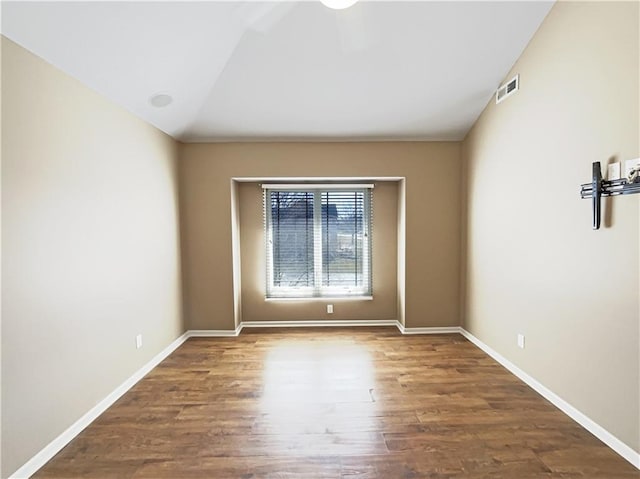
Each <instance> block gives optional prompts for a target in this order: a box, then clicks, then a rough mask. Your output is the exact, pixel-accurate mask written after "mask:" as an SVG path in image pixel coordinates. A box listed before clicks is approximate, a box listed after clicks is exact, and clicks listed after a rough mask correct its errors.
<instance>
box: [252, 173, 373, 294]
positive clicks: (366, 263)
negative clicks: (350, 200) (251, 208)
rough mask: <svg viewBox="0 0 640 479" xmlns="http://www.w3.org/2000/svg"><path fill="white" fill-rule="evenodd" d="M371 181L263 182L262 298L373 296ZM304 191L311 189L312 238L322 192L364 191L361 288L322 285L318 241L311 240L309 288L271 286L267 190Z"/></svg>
mask: <svg viewBox="0 0 640 479" xmlns="http://www.w3.org/2000/svg"><path fill="white" fill-rule="evenodd" d="M373 187H374V185H373V184H362V183H359V184H339V183H334V184H330V183H329V184H263V185H262V189H263V190H264V194H263V198H264V200H263V202H264V205H263V207H264V214H265V235H266V242H265V248H266V254H267V256H266V259H267V267H266V268H265V275H266V291H265V300H268V301H271V300H313V299H317V300H327V299H349V300H359V299H360V300H368V299H373V293H372V291H373V284H372V283H373V278H372V274H371V271H370V266H371V258H370V255H371V248H372V245H371V239H372V238H371V201H372V198H371V191H370V190H372V189H373ZM273 190H275V191H306V192H313V193H314V199H313V208H314V211H313V217H314V237H315V236H316V234H317V231H321V228H322V224H321V222H322V214H321V209H322V201H321V194H322V191H327V190H332V191H340V190H344V191H357V190H363V191H365V201H364V204H363V229H364V231H365V232H366V235H365V237H366V242H367V244H366V247H363V248H362V250H363V259H362V261H363V266H362V275H363V277H364V278H367V285H366V286H365V287H362V288H338V287H333V288H331V287H322V242H321V241H314V254H313V258H314V285H315V286H313V287H300V288H285V287H278V286H274V284H273V228H272V227H271V224H272V218H271V214H272V211H271V208H268V207H267V205H269V204H270V199H269V198H268V194H269V191H273Z"/></svg>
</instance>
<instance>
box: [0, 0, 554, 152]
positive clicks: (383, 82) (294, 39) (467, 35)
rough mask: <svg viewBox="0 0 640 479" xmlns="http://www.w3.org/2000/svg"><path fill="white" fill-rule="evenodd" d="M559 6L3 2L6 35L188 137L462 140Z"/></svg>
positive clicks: (548, 3) (173, 132) (178, 135)
mask: <svg viewBox="0 0 640 479" xmlns="http://www.w3.org/2000/svg"><path fill="white" fill-rule="evenodd" d="M552 5H553V2H551V1H546V2H532V1H529V2H523V1H514V2H504V1H502V2H481V1H472V2H459V1H456V2H454V1H449V2H426V1H423V2H418V1H413V2H401V1H387V2H377V1H363V0H361V1H360V2H359V3H357V4H356V5H355V6H353V7H351V8H350V9H347V10H341V11H334V10H330V9H328V8H326V7H324V6H323V5H322V4H321V3H320V2H318V1H306V2H246V1H235V2H231V1H226V2H149V1H146V2H94V1H91V2H51V1H48V2H42V3H40V2H3V3H2V33H3V34H4V35H5V36H6V37H8V38H10V39H11V40H13V41H15V42H16V43H18V44H20V45H22V46H23V47H25V48H27V49H28V50H30V51H32V52H34V53H35V54H37V55H38V56H40V57H42V58H44V59H45V60H47V61H48V62H50V63H52V64H53V65H55V66H57V67H58V68H60V69H61V70H63V71H65V72H66V73H68V74H69V75H71V76H73V77H75V78H77V79H78V80H80V81H81V82H83V83H84V84H86V85H88V86H89V87H91V88H93V89H95V90H96V91H98V92H100V93H102V94H103V95H104V96H106V97H107V98H109V99H111V100H113V101H114V102H116V103H118V104H120V105H122V106H123V107H125V108H126V109H128V110H129V111H131V112H133V113H134V114H136V115H138V116H139V117H141V118H143V119H144V120H146V121H148V122H149V123H151V124H153V125H155V126H157V127H158V128H160V129H161V130H163V131H165V132H167V133H168V134H170V135H171V136H173V137H175V138H177V139H180V140H182V141H226V140H276V139H279V140H345V139H349V140H367V139H369V140H387V139H397V140H459V139H462V138H463V137H464V135H465V134H466V132H467V131H468V130H469V128H470V127H471V126H472V124H473V123H474V121H475V120H476V119H477V118H478V116H479V115H480V113H481V112H482V110H483V109H484V107H485V106H486V104H487V102H488V101H489V100H490V99H491V97H492V95H493V93H494V91H495V89H496V88H497V87H498V86H499V84H500V82H501V81H503V80H504V79H505V78H504V76H505V75H506V74H507V72H508V71H509V69H510V68H511V67H512V66H513V64H514V62H515V61H516V60H517V58H518V57H519V56H520V54H521V53H522V50H523V49H524V47H525V46H526V45H527V43H528V42H529V40H530V39H531V37H532V36H533V34H534V33H535V31H536V29H537V28H538V26H539V25H540V23H541V22H542V20H543V19H544V17H545V15H546V14H547V13H548V11H549V9H550V8H551V6H552ZM522 83H523V85H526V79H522ZM158 92H165V93H168V94H170V95H171V96H172V97H173V98H174V101H173V103H172V104H171V105H169V106H168V107H165V108H162V109H159V108H155V107H153V106H151V105H150V103H149V98H150V97H151V96H152V95H153V94H155V93H158Z"/></svg>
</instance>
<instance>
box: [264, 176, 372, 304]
mask: <svg viewBox="0 0 640 479" xmlns="http://www.w3.org/2000/svg"><path fill="white" fill-rule="evenodd" d="M263 188H265V193H264V199H265V202H264V204H265V209H264V212H265V237H266V243H267V298H312V297H327V296H330V297H340V296H371V189H372V188H373V185H264V186H263Z"/></svg>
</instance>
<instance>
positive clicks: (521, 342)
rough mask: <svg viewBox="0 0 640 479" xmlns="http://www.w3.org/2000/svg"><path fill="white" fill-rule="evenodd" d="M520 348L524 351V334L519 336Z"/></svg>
mask: <svg viewBox="0 0 640 479" xmlns="http://www.w3.org/2000/svg"><path fill="white" fill-rule="evenodd" d="M518 347H519V348H520V349H524V334H518Z"/></svg>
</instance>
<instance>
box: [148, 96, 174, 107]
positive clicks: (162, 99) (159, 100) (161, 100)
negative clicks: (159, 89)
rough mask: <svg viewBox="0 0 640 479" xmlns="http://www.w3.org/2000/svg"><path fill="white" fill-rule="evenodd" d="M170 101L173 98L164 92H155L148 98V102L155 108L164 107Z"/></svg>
mask: <svg viewBox="0 0 640 479" xmlns="http://www.w3.org/2000/svg"><path fill="white" fill-rule="evenodd" d="M172 101H173V98H172V97H171V95H168V94H166V93H156V94H155V95H153V96H151V98H149V103H151V104H152V105H153V106H155V107H156V108H164V107H165V106H168V105H170V104H171V102H172Z"/></svg>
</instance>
